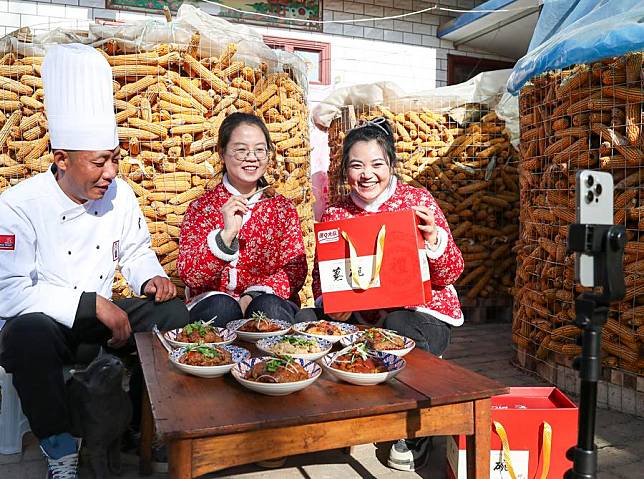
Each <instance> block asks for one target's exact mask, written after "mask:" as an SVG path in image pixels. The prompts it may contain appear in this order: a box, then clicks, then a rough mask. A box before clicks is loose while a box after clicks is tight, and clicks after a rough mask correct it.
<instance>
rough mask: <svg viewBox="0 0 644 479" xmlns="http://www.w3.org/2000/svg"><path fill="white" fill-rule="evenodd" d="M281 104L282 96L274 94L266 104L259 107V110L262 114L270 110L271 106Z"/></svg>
mask: <svg viewBox="0 0 644 479" xmlns="http://www.w3.org/2000/svg"><path fill="white" fill-rule="evenodd" d="M279 104H280V97H279V96H277V95H273V96H272V97H270V98H269V99H268V101H266V102H265V103H264V104H263V105H262V106H261V107H260V108H259V111H260V112H261V113H262V114H265V113H268V111H269V110H270V109H271V108H273V107H276V106H278V105H279ZM256 105H257V103H256Z"/></svg>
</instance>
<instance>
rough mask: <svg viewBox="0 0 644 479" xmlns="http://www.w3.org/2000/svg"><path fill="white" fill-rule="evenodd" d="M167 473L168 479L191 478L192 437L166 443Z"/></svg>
mask: <svg viewBox="0 0 644 479" xmlns="http://www.w3.org/2000/svg"><path fill="white" fill-rule="evenodd" d="M168 473H169V474H168V475H169V478H170V479H192V439H180V440H176V441H171V442H170V444H168Z"/></svg>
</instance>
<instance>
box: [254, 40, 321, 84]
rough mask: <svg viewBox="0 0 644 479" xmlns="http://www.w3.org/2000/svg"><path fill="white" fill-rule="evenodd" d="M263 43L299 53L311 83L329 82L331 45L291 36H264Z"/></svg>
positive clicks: (274, 48) (275, 48)
mask: <svg viewBox="0 0 644 479" xmlns="http://www.w3.org/2000/svg"><path fill="white" fill-rule="evenodd" d="M264 43H266V45H268V46H269V47H271V48H272V49H273V50H285V51H287V52H292V53H295V54H297V55H299V56H300V57H301V58H302V59H303V60H304V61H305V62H306V64H307V77H308V79H309V84H311V85H329V84H330V83H331V45H330V44H329V43H323V42H312V41H308V40H296V39H293V38H280V37H269V36H265V37H264Z"/></svg>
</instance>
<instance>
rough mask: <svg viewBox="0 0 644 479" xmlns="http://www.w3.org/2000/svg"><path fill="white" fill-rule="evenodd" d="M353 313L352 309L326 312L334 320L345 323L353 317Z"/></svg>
mask: <svg viewBox="0 0 644 479" xmlns="http://www.w3.org/2000/svg"><path fill="white" fill-rule="evenodd" d="M351 314H352V313H351V311H347V312H345V313H326V315H327V316H329V317H330V318H331V319H333V320H334V321H342V322H343V323H344V322H345V321H347V320H348V319H349V318H350V317H351Z"/></svg>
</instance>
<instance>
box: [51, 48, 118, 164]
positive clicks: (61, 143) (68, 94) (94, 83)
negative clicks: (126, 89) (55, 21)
mask: <svg viewBox="0 0 644 479" xmlns="http://www.w3.org/2000/svg"><path fill="white" fill-rule="evenodd" d="M42 80H43V88H44V90H45V111H46V112H47V123H48V125H49V135H50V142H51V147H52V149H54V150H58V149H60V150H89V151H101V150H113V149H114V148H116V145H118V142H119V140H118V133H117V130H116V117H115V116H114V98H113V96H112V69H111V68H110V65H109V63H107V60H106V59H105V57H103V56H102V55H101V54H100V53H99V52H97V51H96V50H95V49H94V48H92V47H90V46H88V45H82V44H80V43H71V44H67V45H54V46H51V47H50V48H48V49H47V53H46V55H45V59H44V60H43V64H42Z"/></svg>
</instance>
